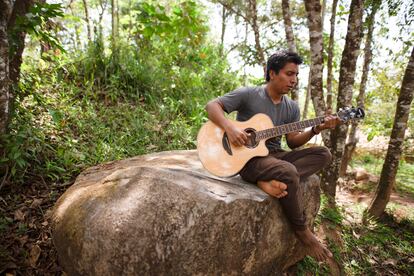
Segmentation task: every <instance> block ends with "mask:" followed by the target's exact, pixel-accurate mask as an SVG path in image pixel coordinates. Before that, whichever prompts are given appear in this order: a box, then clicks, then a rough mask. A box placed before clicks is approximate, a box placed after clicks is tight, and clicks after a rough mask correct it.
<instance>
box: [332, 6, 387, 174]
mask: <svg viewBox="0 0 414 276" xmlns="http://www.w3.org/2000/svg"><path fill="white" fill-rule="evenodd" d="M380 5H381V2H380V1H378V2H375V3H374V4H372V9H371V12H370V14H369V16H368V17H367V19H366V24H365V25H366V26H367V36H366V38H365V48H364V65H363V70H362V77H361V85H360V87H359V94H358V98H357V104H358V106H359V107H361V108H364V102H365V90H366V86H367V81H368V74H369V69H370V65H371V61H372V36H373V33H374V24H375V14H376V13H377V11H378V9H379V7H380ZM358 124H359V123H358V121H353V122H352V124H351V131H350V133H349V136H348V142H347V144H346V145H345V152H344V156H343V158H342V164H341V169H340V172H339V175H340V176H344V175H345V174H346V169H347V168H348V164H349V162H350V161H351V159H352V154H353V153H354V151H355V148H356V145H357V143H358V138H357V137H356V133H357V131H358Z"/></svg>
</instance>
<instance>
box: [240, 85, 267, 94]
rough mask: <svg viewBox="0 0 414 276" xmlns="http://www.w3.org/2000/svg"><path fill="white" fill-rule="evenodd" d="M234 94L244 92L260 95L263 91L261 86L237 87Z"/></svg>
mask: <svg viewBox="0 0 414 276" xmlns="http://www.w3.org/2000/svg"><path fill="white" fill-rule="evenodd" d="M234 91H236V92H245V93H260V92H262V91H264V89H263V87H262V86H243V87H239V88H237V89H236V90H234Z"/></svg>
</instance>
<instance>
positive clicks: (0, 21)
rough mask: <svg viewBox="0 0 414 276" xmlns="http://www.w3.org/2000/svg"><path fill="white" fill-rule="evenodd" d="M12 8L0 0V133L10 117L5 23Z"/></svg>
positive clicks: (5, 127)
mask: <svg viewBox="0 0 414 276" xmlns="http://www.w3.org/2000/svg"><path fill="white" fill-rule="evenodd" d="M12 9H13V2H12V1H7V0H0V135H2V134H5V133H7V126H8V122H9V118H10V110H9V105H10V71H9V39H8V34H7V29H8V27H7V24H8V22H9V18H10V16H11V13H12ZM2 144H3V143H1V145H2ZM2 152H3V147H2V146H0V153H2Z"/></svg>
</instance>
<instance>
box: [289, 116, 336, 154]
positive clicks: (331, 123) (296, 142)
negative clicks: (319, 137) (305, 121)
mask: <svg viewBox="0 0 414 276" xmlns="http://www.w3.org/2000/svg"><path fill="white" fill-rule="evenodd" d="M339 122H340V120H339V119H338V118H337V117H335V116H333V115H327V116H326V117H325V119H324V123H323V124H321V125H318V126H315V127H313V128H312V129H310V130H308V131H304V132H291V133H288V134H286V141H287V144H288V146H289V148H291V149H293V148H297V147H300V146H303V145H304V144H306V143H307V142H308V141H309V140H310V139H311V138H312V137H313V136H314V135H316V134H319V133H320V132H321V131H322V130H325V129H334V128H335V127H336V126H337V125H338V124H339Z"/></svg>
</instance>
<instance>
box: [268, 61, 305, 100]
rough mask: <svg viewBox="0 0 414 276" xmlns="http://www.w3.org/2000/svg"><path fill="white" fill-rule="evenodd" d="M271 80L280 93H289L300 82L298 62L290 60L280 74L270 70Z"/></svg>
mask: <svg viewBox="0 0 414 276" xmlns="http://www.w3.org/2000/svg"><path fill="white" fill-rule="evenodd" d="M269 73H270V82H271V85H272V86H273V87H274V89H275V91H277V92H278V93H280V94H287V93H289V91H290V90H292V89H293V88H294V87H295V85H296V84H297V82H298V73H299V66H298V65H297V64H296V63H293V62H289V63H286V65H285V66H284V67H283V68H282V69H280V71H279V74H276V73H275V72H274V71H272V70H271V71H270V72H269Z"/></svg>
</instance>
